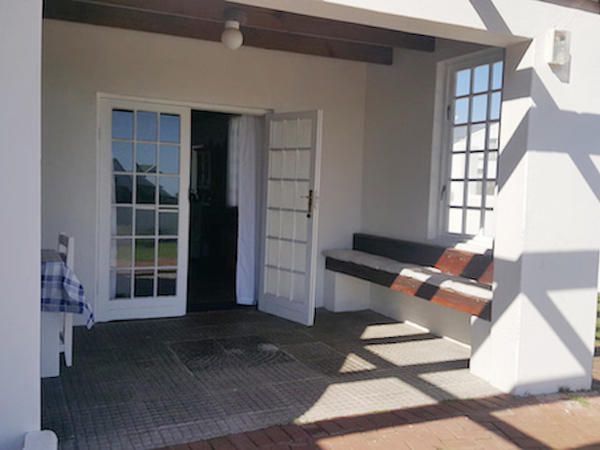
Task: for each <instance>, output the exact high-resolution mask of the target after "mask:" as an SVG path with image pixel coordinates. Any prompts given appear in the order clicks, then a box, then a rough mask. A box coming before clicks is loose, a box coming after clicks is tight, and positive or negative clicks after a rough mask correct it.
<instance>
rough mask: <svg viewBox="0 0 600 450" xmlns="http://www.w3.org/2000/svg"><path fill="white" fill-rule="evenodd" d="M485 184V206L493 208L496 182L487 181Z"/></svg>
mask: <svg viewBox="0 0 600 450" xmlns="http://www.w3.org/2000/svg"><path fill="white" fill-rule="evenodd" d="M485 186H486V187H485V206H486V207H487V208H493V207H494V206H496V182H495V181H488V182H487V183H485Z"/></svg>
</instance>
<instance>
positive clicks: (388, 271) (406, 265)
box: [324, 233, 493, 321]
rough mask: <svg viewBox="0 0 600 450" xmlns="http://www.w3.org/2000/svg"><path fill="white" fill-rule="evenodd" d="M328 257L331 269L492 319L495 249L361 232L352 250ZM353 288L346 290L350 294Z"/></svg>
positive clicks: (327, 252)
mask: <svg viewBox="0 0 600 450" xmlns="http://www.w3.org/2000/svg"><path fill="white" fill-rule="evenodd" d="M324 256H325V258H326V259H325V268H326V269H327V270H330V271H333V272H337V273H342V274H345V275H348V276H350V277H355V278H358V279H361V280H366V281H369V282H372V283H376V284H378V285H381V286H385V287H387V288H389V289H392V290H394V291H397V292H402V293H404V294H407V295H411V296H413V297H416V298H419V299H423V300H427V301H429V302H432V303H435V304H438V305H441V306H444V307H446V308H451V309H454V310H457V311H461V312H463V313H466V314H470V315H472V316H476V317H479V318H481V319H484V320H488V321H489V320H490V311H491V300H492V277H493V256H492V254H491V252H487V253H485V254H478V253H471V252H467V251H463V250H458V249H455V248H446V247H440V246H436V245H430V244H422V243H416V242H409V241H401V240H397V239H390V238H384V237H379V236H372V235H367V234H361V233H357V234H355V235H354V239H353V246H352V250H348V249H343V250H328V251H325V252H324ZM352 289H353V288H352V287H350V288H349V289H347V290H346V292H347V293H348V294H349V295H350V296H351V295H352V293H351V292H349V291H352ZM334 309H336V308H334ZM338 309H339V310H342V309H343V308H338Z"/></svg>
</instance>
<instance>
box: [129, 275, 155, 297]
mask: <svg viewBox="0 0 600 450" xmlns="http://www.w3.org/2000/svg"><path fill="white" fill-rule="evenodd" d="M153 295H154V272H152V271H148V270H140V271H136V272H135V288H134V296H135V297H152V296H153Z"/></svg>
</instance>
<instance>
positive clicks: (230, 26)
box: [221, 20, 244, 50]
mask: <svg viewBox="0 0 600 450" xmlns="http://www.w3.org/2000/svg"><path fill="white" fill-rule="evenodd" d="M221 42H222V43H223V45H225V47H227V48H229V49H231V50H236V49H238V48H240V47H241V46H242V44H243V43H244V36H243V35H242V32H241V31H240V23H239V22H238V21H237V20H228V21H226V22H225V29H224V30H223V34H221Z"/></svg>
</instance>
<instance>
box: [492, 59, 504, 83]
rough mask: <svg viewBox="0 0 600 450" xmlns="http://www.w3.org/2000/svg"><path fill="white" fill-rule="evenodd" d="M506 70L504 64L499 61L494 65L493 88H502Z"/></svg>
mask: <svg viewBox="0 0 600 450" xmlns="http://www.w3.org/2000/svg"><path fill="white" fill-rule="evenodd" d="M503 70H504V64H503V63H502V61H499V62H497V63H495V64H494V65H493V68H492V89H501V88H502V75H503Z"/></svg>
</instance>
